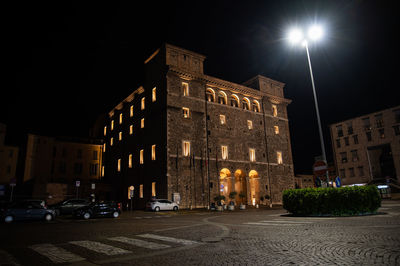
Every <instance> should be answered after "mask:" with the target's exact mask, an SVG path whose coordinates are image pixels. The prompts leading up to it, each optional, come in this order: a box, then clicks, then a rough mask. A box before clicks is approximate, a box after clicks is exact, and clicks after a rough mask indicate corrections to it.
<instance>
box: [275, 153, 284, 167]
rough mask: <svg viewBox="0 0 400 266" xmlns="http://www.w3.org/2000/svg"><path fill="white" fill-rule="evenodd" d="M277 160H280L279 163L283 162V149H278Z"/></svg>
mask: <svg viewBox="0 0 400 266" xmlns="http://www.w3.org/2000/svg"><path fill="white" fill-rule="evenodd" d="M276 161H277V162H278V164H283V158H282V152H281V151H277V152H276Z"/></svg>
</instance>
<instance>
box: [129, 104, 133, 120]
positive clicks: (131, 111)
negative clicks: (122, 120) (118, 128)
mask: <svg viewBox="0 0 400 266" xmlns="http://www.w3.org/2000/svg"><path fill="white" fill-rule="evenodd" d="M129 115H130V116H131V117H132V116H133V105H131V108H130V110H129Z"/></svg>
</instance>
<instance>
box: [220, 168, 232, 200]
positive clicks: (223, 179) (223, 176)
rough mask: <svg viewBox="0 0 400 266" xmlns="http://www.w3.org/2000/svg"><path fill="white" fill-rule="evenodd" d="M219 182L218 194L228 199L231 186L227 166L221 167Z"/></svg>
mask: <svg viewBox="0 0 400 266" xmlns="http://www.w3.org/2000/svg"><path fill="white" fill-rule="evenodd" d="M219 182H220V188H219V191H220V194H221V195H224V196H225V201H228V200H229V193H231V188H232V178H231V171H229V169H227V168H223V169H222V170H221V171H220V172H219Z"/></svg>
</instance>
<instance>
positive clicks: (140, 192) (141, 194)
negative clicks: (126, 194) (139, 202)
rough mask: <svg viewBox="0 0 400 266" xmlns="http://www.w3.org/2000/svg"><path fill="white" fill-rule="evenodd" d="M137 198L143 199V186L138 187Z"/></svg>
mask: <svg viewBox="0 0 400 266" xmlns="http://www.w3.org/2000/svg"><path fill="white" fill-rule="evenodd" d="M139 198H141V199H143V185H142V184H141V185H140V186H139Z"/></svg>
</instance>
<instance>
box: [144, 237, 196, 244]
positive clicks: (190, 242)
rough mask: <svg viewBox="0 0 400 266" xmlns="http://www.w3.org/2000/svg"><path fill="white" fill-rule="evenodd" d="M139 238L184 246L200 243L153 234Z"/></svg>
mask: <svg viewBox="0 0 400 266" xmlns="http://www.w3.org/2000/svg"><path fill="white" fill-rule="evenodd" d="M138 236H140V237H143V238H151V239H157V240H162V241H166V242H172V243H178V244H183V245H193V244H197V243H198V242H196V241H192V240H186V239H179V238H173V237H168V236H159V235H153V234H142V235H138Z"/></svg>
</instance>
